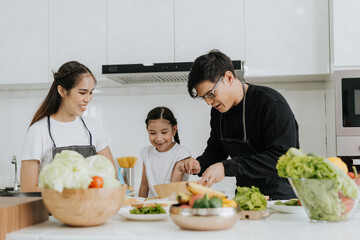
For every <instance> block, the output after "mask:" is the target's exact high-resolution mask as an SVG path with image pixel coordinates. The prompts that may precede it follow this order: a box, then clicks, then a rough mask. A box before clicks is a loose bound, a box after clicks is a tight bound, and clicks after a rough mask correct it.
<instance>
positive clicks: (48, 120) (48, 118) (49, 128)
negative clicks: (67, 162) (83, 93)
mask: <svg viewBox="0 0 360 240" xmlns="http://www.w3.org/2000/svg"><path fill="white" fill-rule="evenodd" d="M80 119H81V121H82V123H83V124H84V127H85V129H86V131H87V132H88V133H89V136H90V146H92V135H91V132H90V131H89V129H88V128H87V126H86V124H85V122H84V120H83V118H82V117H80ZM47 122H48V131H49V136H50V138H51V141H52V142H53V146H54V147H56V144H55V141H54V139H53V137H52V135H51V127H50V116H48V117H47Z"/></svg>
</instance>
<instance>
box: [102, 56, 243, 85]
mask: <svg viewBox="0 0 360 240" xmlns="http://www.w3.org/2000/svg"><path fill="white" fill-rule="evenodd" d="M232 63H233V65H234V70H235V73H236V75H237V77H238V78H239V79H243V78H244V76H243V71H242V70H243V64H244V62H242V61H240V60H234V61H232ZM191 65H192V62H173V63H152V64H115V65H103V66H102V73H103V74H104V75H106V76H108V77H109V78H110V79H112V80H114V81H116V82H118V83H120V84H123V85H129V84H159V83H160V84H164V83H186V82H187V80H188V74H189V71H190V68H191Z"/></svg>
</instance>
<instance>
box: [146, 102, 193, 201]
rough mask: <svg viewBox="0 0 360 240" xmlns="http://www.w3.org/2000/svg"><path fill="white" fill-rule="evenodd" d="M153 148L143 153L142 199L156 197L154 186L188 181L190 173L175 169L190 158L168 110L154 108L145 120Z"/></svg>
mask: <svg viewBox="0 0 360 240" xmlns="http://www.w3.org/2000/svg"><path fill="white" fill-rule="evenodd" d="M145 123H146V129H147V131H148V134H149V141H150V143H151V145H150V146H147V147H145V148H143V149H142V150H141V154H140V156H141V159H142V160H143V173H142V179H141V185H140V190H139V197H156V196H157V194H156V192H155V190H154V188H153V186H154V185H158V184H164V183H169V182H179V181H186V180H188V179H189V176H188V175H187V174H184V173H182V172H181V171H179V170H178V169H177V167H175V165H176V163H177V162H178V161H180V160H183V159H185V158H188V157H190V156H191V153H190V151H189V149H187V148H186V147H184V146H182V145H180V140H179V134H178V128H177V120H176V118H175V117H174V114H173V113H172V112H171V110H170V109H169V108H167V107H156V108H154V109H152V110H151V111H150V112H149V113H148V115H147V118H146V120H145Z"/></svg>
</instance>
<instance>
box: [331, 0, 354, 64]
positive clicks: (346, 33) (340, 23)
mask: <svg viewBox="0 0 360 240" xmlns="http://www.w3.org/2000/svg"><path fill="white" fill-rule="evenodd" d="M332 2H333V7H332V9H333V23H334V32H333V34H334V36H333V38H334V65H335V66H360V31H359V29H360V14H359V9H360V1H358V0H333V1H332Z"/></svg>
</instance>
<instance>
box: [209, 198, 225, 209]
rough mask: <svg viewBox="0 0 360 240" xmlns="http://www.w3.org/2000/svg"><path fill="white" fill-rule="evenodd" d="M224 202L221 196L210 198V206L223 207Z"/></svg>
mask: <svg viewBox="0 0 360 240" xmlns="http://www.w3.org/2000/svg"><path fill="white" fill-rule="evenodd" d="M222 204H223V202H222V200H221V198H218V197H212V198H210V200H209V205H210V208H221V207H222Z"/></svg>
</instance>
